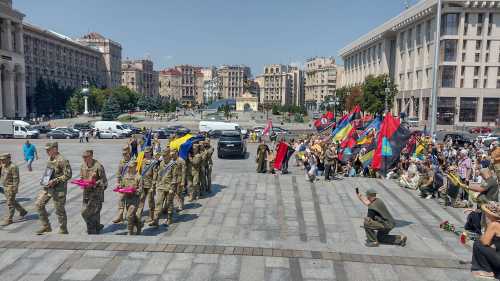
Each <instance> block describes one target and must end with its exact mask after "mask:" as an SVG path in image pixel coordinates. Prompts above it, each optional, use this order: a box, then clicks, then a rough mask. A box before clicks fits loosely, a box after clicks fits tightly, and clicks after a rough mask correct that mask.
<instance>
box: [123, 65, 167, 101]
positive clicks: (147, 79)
mask: <svg viewBox="0 0 500 281" xmlns="http://www.w3.org/2000/svg"><path fill="white" fill-rule="evenodd" d="M121 69H122V86H125V87H127V88H129V89H131V90H133V91H136V92H138V93H140V94H142V95H146V96H157V95H158V89H159V87H158V83H159V82H158V81H159V79H158V77H156V76H158V72H157V71H154V70H153V62H152V61H150V60H147V59H142V60H126V61H123V63H122V67H121Z"/></svg>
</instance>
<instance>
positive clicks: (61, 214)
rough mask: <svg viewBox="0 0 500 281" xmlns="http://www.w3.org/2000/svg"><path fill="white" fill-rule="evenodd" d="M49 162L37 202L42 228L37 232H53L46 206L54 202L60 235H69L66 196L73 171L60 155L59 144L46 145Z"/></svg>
mask: <svg viewBox="0 0 500 281" xmlns="http://www.w3.org/2000/svg"><path fill="white" fill-rule="evenodd" d="M45 149H46V151H47V155H48V156H49V160H48V161H47V168H46V169H45V172H44V174H43V177H42V180H41V181H40V185H41V186H42V190H41V191H40V193H39V194H38V198H37V200H36V203H35V204H36V208H37V210H38V214H39V218H40V222H41V224H42V227H41V228H40V230H38V231H37V232H36V234H38V235H41V234H44V233H46V232H51V231H52V228H51V227H50V222H49V214H48V213H47V210H46V209H45V206H46V205H47V203H48V202H49V201H50V199H52V200H53V202H54V208H55V210H56V214H57V218H58V220H59V225H60V227H59V234H68V227H67V217H66V210H65V205H66V194H67V182H68V180H70V179H71V176H72V171H71V166H70V165H69V162H68V160H66V159H64V157H63V156H62V155H61V154H60V153H59V149H58V144H57V142H49V143H47V144H46V145H45Z"/></svg>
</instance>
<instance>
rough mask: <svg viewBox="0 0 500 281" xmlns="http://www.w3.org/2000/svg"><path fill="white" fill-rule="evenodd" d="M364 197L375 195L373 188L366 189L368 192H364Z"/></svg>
mask: <svg viewBox="0 0 500 281" xmlns="http://www.w3.org/2000/svg"><path fill="white" fill-rule="evenodd" d="M365 194H366V196H375V195H377V191H376V190H375V189H373V188H368V190H367V191H366V192H365Z"/></svg>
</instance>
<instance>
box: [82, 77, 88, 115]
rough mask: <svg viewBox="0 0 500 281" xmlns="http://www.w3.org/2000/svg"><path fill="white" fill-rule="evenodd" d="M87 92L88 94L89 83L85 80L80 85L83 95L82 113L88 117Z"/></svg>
mask: <svg viewBox="0 0 500 281" xmlns="http://www.w3.org/2000/svg"><path fill="white" fill-rule="evenodd" d="M89 92H90V90H89V82H88V81H87V80H85V81H83V83H82V95H83V100H84V102H85V111H83V114H85V115H89V104H88V99H89Z"/></svg>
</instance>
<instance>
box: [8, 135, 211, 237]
mask: <svg viewBox="0 0 500 281" xmlns="http://www.w3.org/2000/svg"><path fill="white" fill-rule="evenodd" d="M45 148H46V151H47V155H48V156H49V159H48V161H47V166H46V169H45V171H44V173H43V176H42V178H41V180H40V185H41V191H40V192H39V194H38V197H37V200H36V203H35V205H36V210H37V211H38V213H39V219H40V223H41V228H40V229H39V230H38V231H37V232H36V233H37V234H39V235H41V234H44V233H47V232H51V231H52V228H51V225H50V221H49V214H48V213H47V210H46V205H47V203H48V202H49V201H50V200H53V204H54V209H55V213H56V215H57V218H58V220H59V225H60V228H59V233H60V234H68V228H67V216H66V210H65V204H66V195H67V182H68V181H69V180H70V179H71V177H72V170H71V166H70V164H69V162H68V161H67V160H66V159H65V158H64V157H63V156H62V155H61V154H60V153H59V148H58V143H57V142H50V143H47V144H46V146H45ZM144 152H145V158H144V161H143V165H142V167H141V168H142V169H137V165H138V164H137V160H136V159H135V158H133V157H132V156H131V152H130V148H129V146H126V147H124V148H123V149H122V159H121V160H120V163H119V167H118V171H117V173H116V178H117V186H118V187H119V188H122V189H125V190H128V191H127V192H123V191H120V195H119V200H118V215H117V217H116V218H115V219H114V220H113V223H121V222H123V220H124V217H125V218H126V220H127V226H128V233H129V234H130V235H138V234H141V231H142V227H143V222H142V214H143V210H144V208H145V204H146V202H147V203H148V205H149V208H150V215H149V225H150V226H153V227H158V226H159V220H160V216H161V214H162V212H164V211H166V214H167V219H166V224H167V225H171V224H172V223H173V214H174V210H175V208H174V205H175V201H177V204H178V207H179V208H178V210H182V209H183V208H184V194H185V193H186V191H189V195H190V196H189V197H190V198H189V199H190V201H194V200H197V199H199V198H200V195H201V194H202V192H203V193H209V192H210V191H211V183H212V178H211V176H212V167H213V162H212V155H213V152H214V149H213V148H212V147H211V146H210V141H202V142H199V143H197V144H194V145H193V147H192V149H191V151H190V152H189V156H188V157H187V159H182V158H180V157H179V154H178V151H177V150H171V149H169V148H168V147H167V148H165V149H164V150H163V151H162V152H161V153H160V154H157V155H155V158H153V157H152V151H151V147H146V148H145V149H144ZM82 158H83V163H82V164H81V166H80V175H79V177H80V179H81V180H85V186H84V188H83V189H84V190H83V199H82V200H83V202H82V209H81V215H82V217H83V220H84V221H85V224H86V228H87V233H88V234H98V233H99V232H100V231H101V230H102V229H103V227H104V225H102V224H101V222H100V212H101V209H102V204H103V202H104V191H105V189H106V188H107V186H108V182H107V177H106V172H105V169H104V167H103V165H102V164H101V163H99V161H97V160H96V159H94V152H93V151H92V150H85V151H84V152H83V154H82ZM0 164H1V168H0V169H1V170H0V186H2V187H3V188H4V191H5V196H6V198H7V206H8V209H9V212H8V214H7V217H6V218H5V219H4V221H3V224H2V225H8V224H11V223H12V219H13V216H14V212H15V210H17V211H18V212H19V214H20V215H21V217H23V216H25V215H26V214H27V211H26V210H24V208H22V207H21V206H20V205H19V203H17V202H16V199H15V198H16V194H17V191H18V186H19V170H18V168H17V167H16V166H15V165H14V164H13V163H12V162H11V161H10V155H9V154H2V155H0ZM138 170H139V171H140V172H138ZM131 191H132V192H131ZM156 192H157V198H156V199H157V200H156V202H155V200H154V199H155V193H156Z"/></svg>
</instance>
